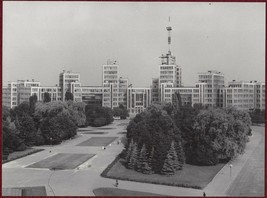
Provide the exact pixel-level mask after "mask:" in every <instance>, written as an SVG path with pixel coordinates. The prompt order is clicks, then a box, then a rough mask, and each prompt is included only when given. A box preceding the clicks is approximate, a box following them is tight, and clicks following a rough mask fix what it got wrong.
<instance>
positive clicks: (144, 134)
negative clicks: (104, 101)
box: [126, 105, 182, 173]
mask: <svg viewBox="0 0 267 198" xmlns="http://www.w3.org/2000/svg"><path fill="white" fill-rule="evenodd" d="M126 137H127V139H128V141H129V140H131V139H133V140H134V141H135V142H136V143H137V144H138V146H139V147H141V146H142V145H143V144H145V145H146V148H147V149H148V150H150V151H151V150H152V148H153V155H152V156H153V159H150V161H151V162H152V163H151V164H150V165H151V167H152V168H153V171H154V172H155V173H160V172H161V169H162V166H163V164H164V160H165V158H166V154H167V152H168V150H169V145H170V144H171V142H172V141H175V143H179V142H181V141H182V138H181V132H180V130H179V129H178V128H177V127H176V125H175V123H174V122H173V120H172V118H171V116H170V115H168V113H167V112H166V111H165V110H164V106H161V105H152V106H150V107H148V108H147V109H146V110H145V111H144V112H142V113H140V114H137V115H136V117H135V118H134V119H133V120H132V121H131V122H130V123H129V125H128V127H127V135H126ZM177 152H178V150H177Z"/></svg>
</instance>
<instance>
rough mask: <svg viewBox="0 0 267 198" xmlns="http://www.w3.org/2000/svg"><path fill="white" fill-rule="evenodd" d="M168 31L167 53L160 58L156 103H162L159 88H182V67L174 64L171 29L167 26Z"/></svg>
mask: <svg viewBox="0 0 267 198" xmlns="http://www.w3.org/2000/svg"><path fill="white" fill-rule="evenodd" d="M166 29H167V31H168V46H169V51H168V53H167V54H166V55H164V54H162V55H161V56H160V60H161V63H160V65H159V79H158V83H159V85H158V88H159V91H158V97H159V99H158V101H164V100H163V98H164V96H163V95H162V91H161V88H162V86H165V85H163V84H169V85H170V84H172V87H174V88H176V87H181V86H182V67H181V66H179V65H177V64H176V58H175V56H174V55H172V53H171V31H172V27H171V26H169V27H167V28H166ZM156 81H157V80H154V82H153V83H152V87H153V101H157V99H156V95H157V94H156V87H157V86H156V85H155V83H156Z"/></svg>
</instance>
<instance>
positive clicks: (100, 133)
mask: <svg viewBox="0 0 267 198" xmlns="http://www.w3.org/2000/svg"><path fill="white" fill-rule="evenodd" d="M79 133H80V134H93V135H94V134H96V135H98V134H99V135H102V134H107V133H108V132H79Z"/></svg>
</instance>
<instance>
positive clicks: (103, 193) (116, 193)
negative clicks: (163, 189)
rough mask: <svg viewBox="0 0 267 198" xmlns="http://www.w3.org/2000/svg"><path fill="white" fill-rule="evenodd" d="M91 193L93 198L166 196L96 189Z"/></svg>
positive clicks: (115, 189)
mask: <svg viewBox="0 0 267 198" xmlns="http://www.w3.org/2000/svg"><path fill="white" fill-rule="evenodd" d="M93 193H94V194H95V196H161V197H162V196H166V195H160V194H153V193H146V192H139V191H132V190H124V189H118V188H97V189H94V190H93Z"/></svg>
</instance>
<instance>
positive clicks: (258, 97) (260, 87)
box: [254, 82, 265, 110]
mask: <svg viewBox="0 0 267 198" xmlns="http://www.w3.org/2000/svg"><path fill="white" fill-rule="evenodd" d="M254 97H255V109H260V110H264V109H265V83H263V82H255V96H254Z"/></svg>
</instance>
